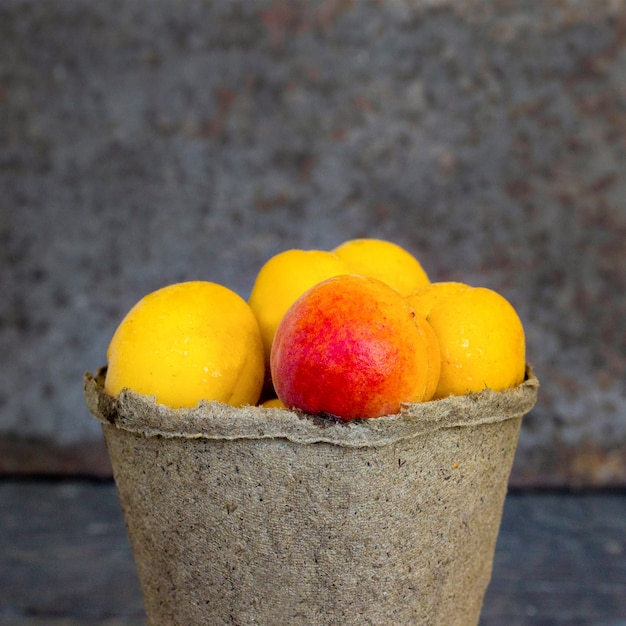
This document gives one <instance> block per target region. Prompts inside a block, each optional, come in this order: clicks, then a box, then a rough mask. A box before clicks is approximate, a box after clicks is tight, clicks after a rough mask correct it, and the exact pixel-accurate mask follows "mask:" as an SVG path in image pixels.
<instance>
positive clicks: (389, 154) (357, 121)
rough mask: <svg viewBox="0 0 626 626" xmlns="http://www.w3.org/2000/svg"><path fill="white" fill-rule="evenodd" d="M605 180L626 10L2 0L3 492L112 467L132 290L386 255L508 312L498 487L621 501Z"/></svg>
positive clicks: (623, 433) (615, 133) (419, 0)
mask: <svg viewBox="0 0 626 626" xmlns="http://www.w3.org/2000/svg"><path fill="white" fill-rule="evenodd" d="M625 172H626V4H625V3H624V2H623V0H585V1H584V2H580V1H576V0H531V1H526V0H464V1H463V2H454V1H453V0H352V1H351V0H320V1H318V2H313V1H301V2H296V1H287V0H205V1H202V0H177V1H175V2H173V1H172V0H153V1H152V2H150V3H145V2H140V1H128V0H125V1H124V0H104V1H101V2H90V1H88V0H53V1H50V2H39V1H35V0H4V1H3V2H2V3H0V242H1V245H0V287H1V292H0V354H1V355H2V358H1V360H0V475H3V476H5V477H9V478H11V477H12V478H15V477H33V476H35V477H42V476H44V477H46V476H47V477H95V478H108V477H110V475H111V474H110V467H109V464H108V459H107V455H106V450H105V448H104V444H103V440H102V435H101V432H100V427H99V424H98V423H97V422H96V421H95V420H94V419H93V418H91V416H90V415H89V413H88V411H87V409H86V407H85V405H84V401H83V395H82V377H83V373H84V372H85V371H86V370H89V371H92V372H93V371H95V370H96V369H97V368H98V367H99V366H101V365H104V363H105V351H106V347H107V345H108V342H109V340H110V338H111V336H112V334H113V331H114V330H115V328H116V326H117V325H118V323H119V322H120V321H121V319H122V317H123V316H124V314H125V313H126V312H127V310H128V309H129V308H130V307H131V306H132V305H133V304H134V303H135V302H136V301H137V300H139V299H140V298H141V297H142V296H143V295H145V294H146V293H147V292H149V291H151V290H153V289H156V288H158V287H161V286H163V285H165V284H168V283H172V282H176V281H182V280H191V279H206V280H211V281H216V282H220V283H222V284H224V285H226V286H228V287H230V288H232V289H234V290H235V291H236V292H238V293H239V294H240V295H241V296H243V297H244V298H247V297H248V294H249V292H250V289H251V287H252V284H253V281H254V278H255V275H256V272H257V271H258V269H259V268H260V266H261V265H262V263H263V262H265V261H266V260H267V259H268V258H269V257H270V256H272V255H274V254H276V253H277V252H280V251H282V250H284V249H287V248H294V247H295V248H322V249H328V248H332V247H334V246H336V245H338V244H339V243H341V242H342V241H344V240H346V239H349V238H354V237H380V238H386V239H390V240H392V241H395V242H396V243H399V244H400V245H402V246H404V247H405V248H407V249H408V250H409V251H410V252H412V253H413V254H414V255H415V256H416V257H417V258H418V259H419V260H420V261H421V263H422V265H423V266H424V268H425V269H426V271H427V272H428V274H429V276H430V278H431V280H459V281H463V282H468V283H470V284H473V285H476V286H486V287H490V288H493V289H496V290H497V291H499V292H500V293H502V294H503V295H504V296H505V297H507V298H508V299H509V300H510V302H511V303H512V304H513V305H514V306H515V307H516V309H517V311H518V312H519V314H520V316H521V318H522V321H523V323H524V325H525V328H526V332H527V344H528V360H529V361H530V363H531V364H532V365H533V367H534V369H535V371H536V373H537V375H538V377H539V379H540V381H541V385H542V386H541V390H540V394H539V402H538V404H537V406H536V407H535V409H533V411H532V412H531V413H530V414H529V415H527V416H526V417H525V419H524V422H523V427H522V433H521V438H520V444H519V447H518V452H517V457H516V461H515V466H514V469H513V473H512V476H511V486H512V487H514V488H519V489H533V490H535V489H542V488H557V489H602V490H606V489H615V488H623V487H625V486H626V289H625V288H626V245H625V239H626V176H625V175H624V174H625ZM618 548H619V550H618V551H617V552H615V550H617V548H615V546H614V545H613V551H614V555H619V554H621V552H620V550H622V548H621V544H618ZM624 580H626V577H625V579H624ZM500 623H504V622H500ZM509 623H513V622H509ZM537 623H538V622H537ZM546 623H547V622H546ZM550 623H556V622H550ZM569 623H573V622H569ZM581 623H582V622H581ZM620 623H622V622H620ZM611 624H613V622H611Z"/></svg>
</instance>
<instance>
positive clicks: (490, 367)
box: [427, 287, 526, 398]
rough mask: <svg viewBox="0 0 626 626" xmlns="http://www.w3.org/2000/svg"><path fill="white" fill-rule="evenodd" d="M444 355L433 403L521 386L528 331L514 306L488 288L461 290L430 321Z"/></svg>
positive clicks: (445, 300)
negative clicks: (459, 396) (446, 398)
mask: <svg viewBox="0 0 626 626" xmlns="http://www.w3.org/2000/svg"><path fill="white" fill-rule="evenodd" d="M427 320H428V322H429V323H430V325H431V327H432V329H433V330H434V332H435V334H436V335H437V339H438V341H439V348H440V350H441V373H440V376H439V384H438V386H437V391H436V392H435V396H434V397H435V398H443V397H446V396H449V395H464V394H467V393H471V392H475V391H481V390H483V389H487V388H488V389H493V390H494V391H501V390H503V389H508V388H509V387H514V386H516V385H519V384H520V383H521V382H522V381H523V380H524V375H525V369H526V358H525V357H526V344H525V337H524V328H523V326H522V322H521V320H520V318H519V316H518V315H517V312H516V311H515V309H514V308H513V306H512V305H511V304H510V303H509V302H508V301H507V300H506V299H505V298H504V297H503V296H501V295H500V294H499V293H497V292H495V291H492V290H491V289H486V288H484V287H475V288H469V289H464V290H458V291H455V292H454V293H451V294H448V295H447V296H446V297H444V298H441V299H440V300H439V301H438V302H437V303H435V304H434V305H433V307H432V309H431V310H430V312H429V314H428V317H427Z"/></svg>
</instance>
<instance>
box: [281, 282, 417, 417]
mask: <svg viewBox="0 0 626 626" xmlns="http://www.w3.org/2000/svg"><path fill="white" fill-rule="evenodd" d="M270 364H271V370H272V380H273V383H274V388H275V390H276V392H277V394H278V397H279V398H280V399H281V400H282V401H283V403H284V404H285V406H287V407H296V408H298V409H301V410H303V411H306V412H307V413H327V414H331V415H335V416H337V417H339V418H341V419H343V420H350V419H353V418H358V417H380V416H382V415H387V414H391V413H397V412H398V411H399V410H400V407H401V405H402V403H405V402H420V401H422V400H423V399H424V394H425V391H426V385H427V378H428V354H427V341H426V338H425V335H424V333H423V332H422V331H421V330H420V329H419V327H418V326H417V324H416V323H415V314H414V312H413V310H412V309H411V307H410V306H409V304H408V302H407V301H406V299H405V298H404V297H402V296H401V295H400V294H399V293H398V292H397V291H395V290H394V289H392V288H391V287H389V285H387V284H386V283H383V282H381V281H379V280H376V279H373V278H369V277H365V276H360V275H342V276H336V277H334V278H329V279H327V280H325V281H323V282H321V283H319V284H317V285H315V286H314V287H312V288H311V289H310V290H308V291H307V292H305V293H304V294H303V295H302V296H301V297H300V298H299V299H298V300H296V302H295V303H294V304H293V305H292V306H291V307H290V308H289V310H288V311H287V313H286V314H285V315H284V317H283V319H282V321H281V322H280V324H279V326H278V329H277V331H276V336H275V338H274V345H273V347H272V352H271V359H270Z"/></svg>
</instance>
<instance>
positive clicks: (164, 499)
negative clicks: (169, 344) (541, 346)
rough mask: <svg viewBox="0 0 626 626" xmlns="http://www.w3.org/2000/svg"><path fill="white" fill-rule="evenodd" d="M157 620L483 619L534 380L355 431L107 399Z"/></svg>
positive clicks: (269, 412) (110, 434)
mask: <svg viewBox="0 0 626 626" xmlns="http://www.w3.org/2000/svg"><path fill="white" fill-rule="evenodd" d="M103 378H104V370H101V371H100V372H99V373H98V374H97V375H96V376H92V375H90V374H86V375H85V381H84V383H85V396H86V400H87V404H88V407H89V409H90V411H91V412H92V414H93V415H94V416H95V417H96V418H97V419H99V420H100V421H101V422H102V426H103V430H104V435H105V438H106V443H107V446H108V450H109V454H110V457H111V462H112V465H113V471H114V477H115V481H116V484H117V488H118V492H119V496H120V501H121V505H122V509H123V512H124V516H125V520H126V526H127V529H128V534H129V538H130V542H131V546H132V549H133V553H134V557H135V562H136V565H137V570H138V575H139V580H140V584H141V588H142V592H143V595H144V601H145V608H146V612H147V615H148V621H149V623H150V624H159V625H161V624H162V625H168V626H171V625H174V624H180V625H185V626H193V625H198V626H199V625H202V626H206V625H209V624H210V625H211V626H219V625H222V624H239V625H241V626H248V625H251V624H258V625H261V626H271V625H277V626H282V625H285V624H289V625H291V626H293V625H298V624H311V625H312V624H315V625H316V626H319V625H331V624H332V625H337V624H342V625H350V624H359V625H361V624H376V625H389V626H403V625H404V626H417V625H420V624H424V625H428V626H436V625H438V624H441V625H442V626H443V625H445V626H454V625H459V626H470V625H472V624H477V623H478V619H479V615H480V610H481V605H482V601H483V596H484V593H485V590H486V587H487V584H488V583H489V579H490V576H491V568H492V561H493V554H494V550H495V543H496V539H497V535H498V529H499V525H500V520H501V516H502V508H503V504H504V499H505V495H506V490H507V482H508V477H509V473H510V470H511V465H512V463H513V457H514V454H515V448H516V445H517V440H518V435H519V429H520V424H521V421H522V416H523V415H524V414H525V413H527V412H528V411H529V410H530V409H531V408H532V406H533V405H534V403H535V401H536V397H537V390H538V385H539V384H538V381H537V379H536V377H535V376H534V374H533V373H532V371H531V370H530V369H528V372H527V379H526V381H525V382H524V383H523V384H522V385H520V386H519V387H517V388H515V389H511V390H507V391H503V392H498V393H496V392H492V391H488V390H486V391H484V392H481V393H478V394H472V395H468V396H463V397H452V398H446V399H443V400H438V401H435V402H427V403H422V404H413V405H408V406H407V407H406V409H405V410H403V412H402V413H400V414H398V415H393V416H388V417H383V418H377V419H371V420H355V421H352V422H349V423H343V422H337V421H333V420H329V419H324V418H320V417H315V416H311V415H305V414H301V413H298V412H293V411H285V410H281V409H262V408H259V407H247V408H242V409H236V408H233V407H229V406H225V405H221V404H218V403H210V402H207V403H201V404H200V405H199V406H198V407H196V408H195V409H189V410H186V409H185V410H171V409H168V408H166V407H164V406H162V405H158V404H156V403H155V402H154V401H153V400H152V399H151V398H147V397H144V396H140V395H137V394H133V393H131V392H122V393H121V394H120V396H119V398H117V399H114V398H111V397H109V396H108V395H107V394H106V393H105V392H104V390H103V387H102V383H103Z"/></svg>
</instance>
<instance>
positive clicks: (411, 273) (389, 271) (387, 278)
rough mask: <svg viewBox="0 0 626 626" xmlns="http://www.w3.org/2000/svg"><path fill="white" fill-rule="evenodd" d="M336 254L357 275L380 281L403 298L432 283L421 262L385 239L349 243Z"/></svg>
mask: <svg viewBox="0 0 626 626" xmlns="http://www.w3.org/2000/svg"><path fill="white" fill-rule="evenodd" d="M333 252H334V253H335V254H336V255H337V256H338V257H340V258H341V259H343V260H344V261H345V262H346V263H347V264H348V265H350V267H351V268H352V272H353V273H355V274H362V275H363V276H370V277H371V278H378V280H382V281H383V282H384V283H387V284H388V285H389V286H390V287H393V288H394V289H395V290H396V291H398V292H399V293H401V294H402V295H403V296H407V295H408V294H409V293H411V292H412V291H413V290H415V289H417V288H418V287H421V286H422V285H427V284H428V283H429V282H430V281H429V280H428V276H427V275H426V272H425V271H424V269H423V268H422V265H421V264H420V262H419V261H418V260H417V259H416V258H415V257H414V256H413V255H412V254H411V253H410V252H409V251H408V250H406V249H404V248H403V247H402V246H399V245H398V244H396V243H393V242H391V241H386V240H384V239H373V238H363V239H350V240H348V241H344V242H343V243H342V244H341V245H339V246H337V247H336V248H335V249H334V250H333Z"/></svg>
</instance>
